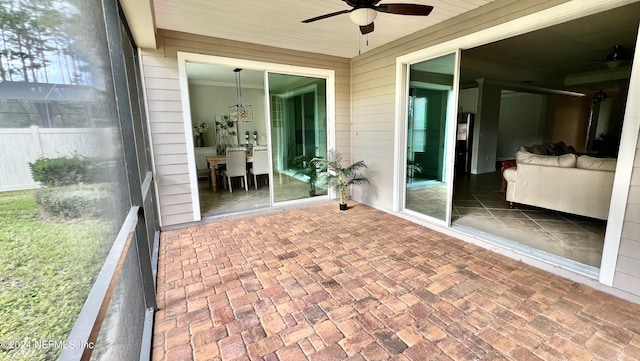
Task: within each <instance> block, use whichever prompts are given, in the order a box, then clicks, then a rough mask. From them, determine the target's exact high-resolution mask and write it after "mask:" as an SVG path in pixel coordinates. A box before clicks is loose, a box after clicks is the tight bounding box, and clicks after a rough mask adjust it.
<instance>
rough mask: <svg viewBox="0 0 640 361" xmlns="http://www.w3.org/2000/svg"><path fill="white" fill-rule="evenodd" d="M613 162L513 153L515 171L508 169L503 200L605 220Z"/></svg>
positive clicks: (613, 169) (574, 156)
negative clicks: (505, 192) (504, 198)
mask: <svg viewBox="0 0 640 361" xmlns="http://www.w3.org/2000/svg"><path fill="white" fill-rule="evenodd" d="M615 168H616V159H614V158H594V157H590V156H586V155H581V156H576V155H575V154H565V155H561V156H550V155H538V154H533V153H529V152H525V151H518V152H517V153H516V167H514V168H508V169H506V170H505V171H504V173H503V176H504V178H505V180H506V181H507V195H506V199H507V201H508V202H510V205H511V206H513V205H514V203H520V204H527V205H532V206H536V207H541V208H547V209H552V210H556V211H560V212H566V213H572V214H577V215H581V216H585V217H591V218H598V219H607V217H608V214H609V204H610V203H611V190H612V189H613V177H614V175H615Z"/></svg>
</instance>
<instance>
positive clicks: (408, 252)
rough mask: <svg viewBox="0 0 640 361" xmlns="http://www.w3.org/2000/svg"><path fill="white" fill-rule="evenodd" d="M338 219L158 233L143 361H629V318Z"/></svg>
mask: <svg viewBox="0 0 640 361" xmlns="http://www.w3.org/2000/svg"><path fill="white" fill-rule="evenodd" d="M350 206H351V208H350V209H349V210H348V211H347V212H340V211H339V210H338V209H337V208H338V205H337V203H333V202H332V203H328V204H322V205H319V206H313V207H309V208H303V209H294V210H279V211H274V212H269V213H266V214H263V215H258V216H256V215H253V216H250V217H245V218H235V219H227V220H222V221H216V222H212V223H208V224H203V225H198V226H192V227H188V228H182V229H178V230H171V231H164V232H162V235H161V242H160V257H159V265H158V283H157V291H158V305H159V310H158V311H157V313H156V318H155V326H154V340H153V354H152V359H153V360H155V361H158V360H167V361H175V360H267V361H275V360H280V361H285V360H293V361H297V360H311V361H316V360H359V361H361V360H396V361H400V360H403V361H406V360H415V361H418V360H419V361H425V360H501V359H502V360H616V359H617V360H638V359H640V306H639V305H635V304H632V303H629V302H626V301H623V300H621V299H618V298H615V297H613V296H610V295H607V294H605V293H602V292H599V291H596V290H593V289H591V288H589V287H586V286H584V285H580V284H577V283H574V282H572V281H569V280H566V279H563V278H560V277H556V276H554V275H552V274H550V273H547V272H545V271H541V270H539V269H536V268H534V267H530V266H527V265H525V264H523V263H521V262H517V261H514V260H511V259H509V258H506V257H503V256H501V255H498V254H495V253H493V252H491V251H488V250H485V249H482V248H479V247H477V246H474V245H472V244H468V243H465V242H463V241H460V240H458V239H455V238H453V237H450V236H446V235H443V234H441V233H438V232H435V231H433V230H430V229H428V228H425V227H422V226H420V225H417V224H414V223H412V222H409V221H407V220H404V219H401V218H398V217H395V216H393V215H390V214H387V213H384V212H382V211H378V210H375V209H373V208H370V207H368V206H365V205H360V204H356V203H350Z"/></svg>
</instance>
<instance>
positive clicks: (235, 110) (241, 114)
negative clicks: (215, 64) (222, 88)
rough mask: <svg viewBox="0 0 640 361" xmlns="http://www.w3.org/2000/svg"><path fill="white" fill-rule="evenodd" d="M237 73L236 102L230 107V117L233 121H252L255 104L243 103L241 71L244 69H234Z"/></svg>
mask: <svg viewBox="0 0 640 361" xmlns="http://www.w3.org/2000/svg"><path fill="white" fill-rule="evenodd" d="M233 71H234V72H235V73H236V104H235V105H232V106H230V107H229V119H230V120H231V121H232V122H252V121H253V105H248V104H242V84H241V83H240V72H241V71H242V69H240V68H236V69H233Z"/></svg>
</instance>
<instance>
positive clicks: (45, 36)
mask: <svg viewBox="0 0 640 361" xmlns="http://www.w3.org/2000/svg"><path fill="white" fill-rule="evenodd" d="M78 13H79V12H78V10H77V9H76V8H75V7H74V6H73V5H72V4H71V3H70V1H61V0H32V1H23V0H0V34H1V37H2V45H3V47H2V51H0V81H25V82H50V81H51V80H52V79H49V77H50V76H52V73H54V72H53V71H47V66H48V65H49V64H51V63H56V64H64V66H65V67H67V69H66V70H67V71H66V72H60V74H58V76H63V77H65V79H56V80H55V82H58V83H64V84H78V83H82V73H83V72H85V71H86V69H83V68H82V66H83V64H86V63H85V62H83V61H82V60H81V58H82V57H83V56H82V55H86V54H82V55H81V51H80V49H79V48H81V47H83V46H84V45H86V44H84V42H83V41H82V39H81V38H82V36H86V34H87V33H86V30H85V31H84V33H83V32H82V31H80V27H81V26H82V23H83V21H82V18H81V17H79V16H78ZM72 67H73V69H72ZM62 73H64V74H62ZM52 82H53V81H52Z"/></svg>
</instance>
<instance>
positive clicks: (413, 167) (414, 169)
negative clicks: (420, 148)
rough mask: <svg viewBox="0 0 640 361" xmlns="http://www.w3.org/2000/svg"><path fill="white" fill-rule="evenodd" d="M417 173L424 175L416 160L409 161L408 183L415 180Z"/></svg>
mask: <svg viewBox="0 0 640 361" xmlns="http://www.w3.org/2000/svg"><path fill="white" fill-rule="evenodd" d="M416 173H422V166H421V165H420V163H418V162H416V161H415V160H410V159H407V181H408V180H410V179H411V178H413V177H414V176H415V174H416Z"/></svg>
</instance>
